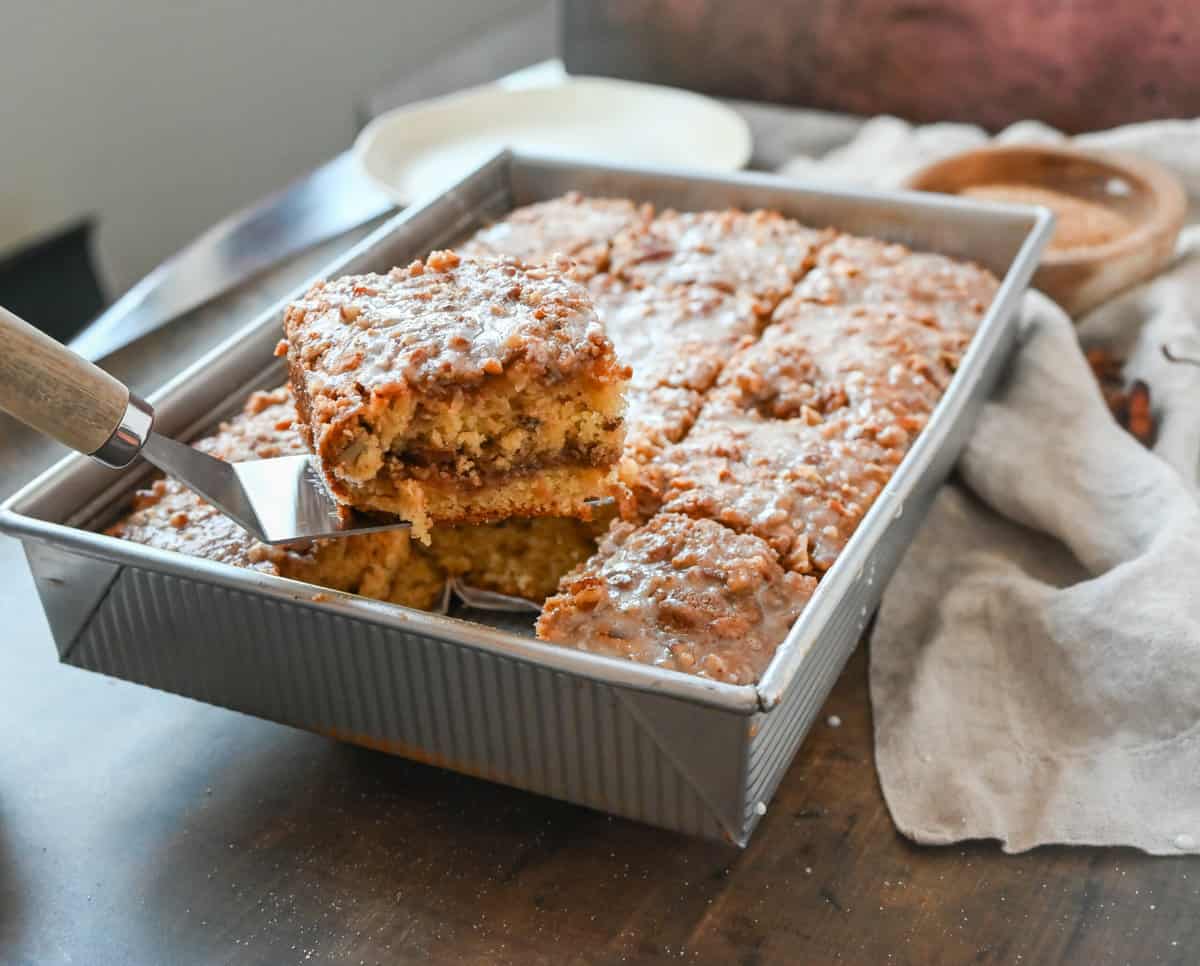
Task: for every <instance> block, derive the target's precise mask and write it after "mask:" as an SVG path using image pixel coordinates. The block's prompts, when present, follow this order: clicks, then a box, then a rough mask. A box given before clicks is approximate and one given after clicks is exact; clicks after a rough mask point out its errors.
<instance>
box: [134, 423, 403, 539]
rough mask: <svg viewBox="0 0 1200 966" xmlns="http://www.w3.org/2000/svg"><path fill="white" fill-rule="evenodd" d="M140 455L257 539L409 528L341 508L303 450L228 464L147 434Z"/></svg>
mask: <svg viewBox="0 0 1200 966" xmlns="http://www.w3.org/2000/svg"><path fill="white" fill-rule="evenodd" d="M143 452H144V454H145V456H146V458H147V459H149V460H150V462H152V463H153V464H154V465H155V466H157V467H158V468H159V469H161V470H164V471H165V472H167V473H169V474H170V475H171V476H174V477H175V478H176V479H178V480H179V481H180V482H182V483H183V484H184V485H185V486H187V487H189V488H190V489H192V490H195V491H196V492H197V493H198V494H200V496H202V497H204V498H205V499H206V500H208V501H209V502H210V503H212V504H213V505H214V506H216V507H217V508H218V509H219V510H221V511H222V512H224V513H225V514H226V515H227V516H229V517H231V518H232V519H233V520H235V521H236V522H237V523H238V524H240V525H241V526H242V527H243V528H245V529H246V530H247V531H249V532H250V534H251V535H253V536H254V537H255V538H257V539H258V540H261V541H262V542H263V543H268V544H282V543H295V542H296V541H302V540H316V539H318V538H320V537H345V536H350V535H351V534H356V533H373V532H375V531H378V530H398V529H404V528H407V527H409V526H410V525H411V524H410V523H409V522H408V521H407V520H400V519H397V518H395V517H378V518H376V517H371V516H367V515H365V514H360V513H358V512H356V511H354V510H350V509H348V508H346V507H344V506H341V505H340V504H339V503H338V502H337V501H336V500H334V498H333V496H332V495H331V494H330V492H329V489H328V488H327V487H326V486H325V481H324V480H323V479H322V477H321V471H320V469H319V468H318V467H317V466H316V464H315V463H314V462H313V458H312V457H311V456H309V455H307V454H302V455H299V456H279V457H276V458H274V459H263V460H252V461H250V462H245V463H226V462H224V461H223V460H219V459H216V458H214V457H212V456H209V455H208V454H207V453H202V452H200V451H199V450H196V449H193V448H192V447H191V446H186V445H184V444H183V443H177V442H176V441H175V440H173V439H168V438H167V437H165V436H160V435H158V434H157V433H151V435H150V438H149V440H148V441H147V442H146V446H145V449H144V451H143Z"/></svg>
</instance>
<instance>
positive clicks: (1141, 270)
mask: <svg viewBox="0 0 1200 966" xmlns="http://www.w3.org/2000/svg"><path fill="white" fill-rule="evenodd" d="M998 186H999V187H998ZM907 187H909V188H913V189H916V190H918V191H938V192H942V193H944V194H965V195H975V196H977V197H982V198H985V199H989V200H995V201H1005V200H1006V201H1018V202H1022V203H1026V204H1043V205H1046V207H1048V208H1050V209H1051V210H1053V211H1054V213H1055V215H1056V217H1057V223H1056V225H1055V230H1054V236H1053V237H1052V238H1051V240H1050V244H1049V245H1048V246H1047V249H1046V251H1045V253H1044V254H1043V255H1042V261H1041V265H1040V267H1039V268H1038V271H1037V274H1036V275H1035V276H1034V279H1033V284H1034V285H1035V286H1036V287H1037V288H1039V289H1041V290H1042V291H1043V292H1045V293H1046V294H1047V295H1049V296H1050V297H1051V298H1053V299H1054V300H1055V301H1056V302H1058V304H1059V305H1061V306H1062V307H1063V308H1064V309H1066V310H1067V312H1069V313H1070V314H1071V315H1073V316H1078V315H1082V314H1083V313H1084V312H1087V311H1088V310H1089V309H1091V308H1094V307H1095V306H1097V305H1099V304H1100V303H1101V302H1103V301H1105V300H1106V299H1108V298H1110V297H1111V296H1113V295H1115V294H1116V293H1117V292H1120V291H1121V290H1123V289H1126V288H1128V287H1130V286H1131V285H1135V284H1137V283H1138V282H1142V281H1145V280H1146V279H1147V278H1150V277H1151V276H1152V275H1155V274H1157V273H1158V272H1159V271H1160V270H1161V269H1162V268H1163V266H1164V265H1166V263H1167V262H1168V261H1170V259H1171V256H1172V255H1173V254H1174V251H1175V242H1176V240H1177V238H1178V237H1179V230H1180V229H1181V228H1182V227H1183V221H1184V217H1185V215H1186V214H1187V195H1186V194H1185V193H1184V190H1183V186H1182V185H1181V184H1180V183H1179V180H1178V179H1177V178H1176V177H1175V176H1174V175H1173V174H1171V173H1170V172H1169V171H1168V170H1167V169H1166V168H1164V167H1163V166H1162V165H1160V164H1157V163H1155V162H1153V161H1148V160H1146V159H1144V158H1137V157H1131V156H1129V155H1118V154H1108V153H1105V154H1101V153H1099V152H1090V151H1080V150H1076V149H1074V148H1056V147H1040V146H1026V147H1020V146H1011V147H1005V146H996V147H989V148H980V149H979V150H976V151H968V152H966V153H964V154H959V155H955V156H954V157H952V158H947V159H946V160H944V161H939V162H937V163H936V164H932V165H930V166H929V167H927V168H924V169H922V170H921V171H918V172H917V173H916V174H915V175H913V176H912V177H911V178H909V179H908V182H907Z"/></svg>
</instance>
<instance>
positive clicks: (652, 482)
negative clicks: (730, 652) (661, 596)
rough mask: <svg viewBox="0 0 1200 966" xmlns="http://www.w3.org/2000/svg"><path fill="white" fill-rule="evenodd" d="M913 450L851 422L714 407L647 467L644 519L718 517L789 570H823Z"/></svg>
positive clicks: (642, 483) (640, 489)
mask: <svg viewBox="0 0 1200 966" xmlns="http://www.w3.org/2000/svg"><path fill="white" fill-rule="evenodd" d="M904 452H905V449H904V447H899V446H898V447H888V446H885V445H883V444H881V443H879V442H878V441H876V440H873V439H871V438H869V437H868V436H866V435H864V434H863V433H862V432H861V428H860V427H859V426H857V425H856V423H855V422H854V421H853V420H849V419H845V418H841V419H839V418H837V417H831V418H829V419H821V418H819V417H816V418H813V417H812V416H809V417H808V418H804V417H801V418H797V419H763V418H761V417H760V416H758V415H757V414H754V413H752V414H750V415H741V414H738V413H730V412H724V411H710V410H709V409H708V408H707V407H706V408H705V409H704V411H703V412H702V413H701V415H700V419H699V420H698V421H697V423H696V425H695V426H693V427H692V430H691V432H690V433H688V435H687V436H686V437H685V438H684V439H683V441H682V442H680V443H678V444H676V445H674V446H670V447H668V448H666V449H665V450H663V452H662V453H661V454H660V455H659V456H658V457H656V458H655V459H654V460H652V461H651V462H650V463H649V464H647V465H645V466H643V467H641V468H640V470H641V473H640V476H639V478H638V485H637V486H636V487H635V492H636V493H637V495H638V501H639V502H638V508H639V511H640V513H641V515H643V516H644V514H645V513H646V512H647V511H648V510H653V511H661V512H666V513H682V514H685V515H687V516H690V517H695V518H697V519H705V520H715V521H717V522H718V523H721V524H724V525H725V526H727V527H729V528H730V529H731V530H736V531H738V532H739V533H752V534H754V535H755V536H758V537H760V538H761V539H763V540H765V541H766V542H767V543H768V544H769V545H770V546H771V548H772V549H773V550H774V551H775V553H776V554H777V555H778V556H779V559H780V560H781V561H782V563H783V565H784V567H785V568H786V569H788V570H791V571H795V572H796V573H821V572H824V571H826V570H828V569H829V568H830V567H831V566H832V565H833V562H834V560H836V559H837V556H838V555H839V554H840V553H841V551H842V548H843V547H844V546H845V545H846V542H847V541H848V540H849V539H850V537H851V536H852V535H853V533H854V531H855V529H856V528H857V527H858V524H859V522H860V521H861V520H862V518H863V517H864V516H865V515H866V512H867V510H868V509H870V507H871V504H872V503H874V502H875V499H876V497H878V495H879V493H880V492H881V491H882V490H883V487H884V485H885V484H886V483H887V481H888V479H889V478H890V477H891V475H892V473H893V472H894V471H895V468H896V466H898V465H899V463H900V461H901V460H902V459H903V456H904ZM623 515H625V516H629V514H628V513H627V512H626V513H624V514H623Z"/></svg>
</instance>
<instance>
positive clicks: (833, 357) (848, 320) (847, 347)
mask: <svg viewBox="0 0 1200 966" xmlns="http://www.w3.org/2000/svg"><path fill="white" fill-rule="evenodd" d="M775 318H776V320H777V321H776V322H774V323H773V324H772V325H771V326H770V327H769V328H768V329H767V330H766V331H765V332H764V333H763V336H762V338H761V339H760V340H759V341H758V342H756V343H755V344H754V345H752V346H749V347H747V348H745V349H743V350H742V351H741V352H739V353H738V354H737V355H736V356H734V357H733V358H732V359H731V360H730V361H729V363H728V365H726V366H725V368H724V370H723V372H722V373H721V378H720V380H719V381H718V383H717V386H716V388H715V389H714V390H713V391H712V392H711V393H710V394H709V395H708V397H707V403H706V406H707V407H708V410H706V411H715V410H717V409H720V408H728V409H730V410H733V411H735V412H741V413H745V414H749V413H757V414H758V415H760V416H762V417H763V418H766V419H795V418H800V417H804V418H806V419H810V420H811V419H813V418H814V416H820V417H825V416H831V415H835V414H837V415H844V416H848V417H850V418H852V419H854V420H856V421H857V423H858V425H859V426H860V427H861V428H862V431H863V434H864V435H866V436H869V437H871V438H873V439H876V440H878V441H879V442H881V443H883V444H884V445H887V446H900V445H904V444H906V443H908V442H909V441H910V440H911V438H912V437H914V436H915V435H916V434H917V433H919V432H920V431H921V430H922V429H923V428H924V427H925V424H926V422H927V421H928V419H929V416H930V415H931V414H932V413H933V410H934V409H935V408H936V406H937V404H938V401H939V400H940V399H941V396H942V393H943V392H945V390H946V387H947V386H948V385H949V383H950V380H951V379H952V378H953V376H954V372H955V370H956V369H957V368H958V362H959V359H960V358H961V356H962V353H963V350H964V349H965V348H966V345H967V343H968V341H969V336H968V335H967V334H966V333H964V332H961V331H951V332H947V331H944V330H942V329H939V328H937V327H936V326H933V325H929V324H923V323H920V322H917V321H915V320H914V319H912V318H911V317H909V316H906V315H904V314H903V313H900V312H897V311H895V310H893V309H892V308H891V307H889V306H875V305H855V306H835V307H830V308H826V307H824V306H821V305H817V304H815V303H811V302H804V301H799V300H794V299H790V298H789V299H787V300H785V301H784V302H783V304H782V305H780V306H779V308H778V309H776V310H775Z"/></svg>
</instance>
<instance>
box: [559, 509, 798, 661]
mask: <svg viewBox="0 0 1200 966" xmlns="http://www.w3.org/2000/svg"><path fill="white" fill-rule="evenodd" d="M815 588H816V581H815V580H814V579H813V578H811V577H804V576H801V575H799V574H794V573H786V572H785V571H784V570H783V568H781V567H780V566H779V563H778V562H777V561H776V559H775V555H774V554H773V553H772V551H771V548H770V547H768V546H767V544H766V543H764V542H763V541H762V540H760V539H759V538H758V537H755V536H752V535H750V534H744V533H735V532H734V531H733V530H731V529H729V528H727V527H724V526H722V525H721V524H719V523H715V522H713V521H712V520H705V519H700V520H696V519H692V518H691V517H687V516H681V515H679V514H674V513H665V514H661V515H659V516H656V517H655V518H654V519H653V520H651V521H650V522H649V523H647V524H646V525H645V526H642V527H635V526H633V525H632V524H629V523H618V524H616V525H614V527H613V529H612V530H611V531H610V532H609V534H608V536H607V537H605V539H604V540H603V541H602V543H601V545H600V549H599V550H598V551H597V553H596V555H595V556H594V557H592V558H591V559H590V560H588V561H587V562H586V563H584V564H583V565H581V566H580V567H579V568H578V569H576V570H574V571H572V572H571V573H570V574H568V575H567V576H566V577H565V578H563V582H562V585H561V587H560V589H559V593H558V594H557V595H556V596H554V597H552V598H550V599H549V600H548V601H546V604H545V607H544V608H543V610H542V616H541V618H540V619H539V620H538V623H537V634H538V637H539V638H541V639H542V640H544V641H551V642H554V643H557V644H565V645H568V646H571V647H575V648H578V649H580V650H584V651H590V652H592V653H595V654H603V655H606V656H609V657H616V658H623V659H626V660H631V661H637V662H639V663H642V664H652V665H656V666H658V667H664V668H670V669H672V670H676V671H684V672H686V673H689V674H697V675H700V676H702V677H708V678H712V679H714V680H717V681H726V682H729V683H731V684H750V683H752V682H754V681H756V680H758V678H759V676H760V675H761V674H762V672H763V671H764V670H765V669H766V666H767V664H769V663H770V660H771V657H772V656H773V655H774V653H775V649H776V648H777V647H778V646H779V645H780V644H781V643H782V642H783V639H784V638H785V637H786V636H787V633H788V630H789V629H790V628H791V626H792V623H793V622H794V621H795V619H796V618H797V616H799V614H800V611H801V610H803V608H804V605H805V604H806V603H807V602H808V599H809V597H811V596H812V593H813V591H814V590H815Z"/></svg>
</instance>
